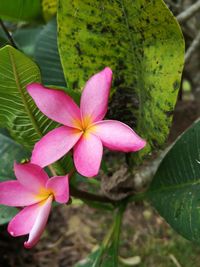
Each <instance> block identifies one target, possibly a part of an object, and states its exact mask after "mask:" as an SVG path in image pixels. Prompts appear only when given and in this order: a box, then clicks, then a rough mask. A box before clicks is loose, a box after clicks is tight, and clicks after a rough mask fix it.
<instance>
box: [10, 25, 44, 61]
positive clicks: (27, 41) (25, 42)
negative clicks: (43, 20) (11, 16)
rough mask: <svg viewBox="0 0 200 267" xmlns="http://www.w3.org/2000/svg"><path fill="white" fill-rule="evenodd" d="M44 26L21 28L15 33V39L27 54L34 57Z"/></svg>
mask: <svg viewBox="0 0 200 267" xmlns="http://www.w3.org/2000/svg"><path fill="white" fill-rule="evenodd" d="M42 29H43V27H42V26H40V27H35V28H21V29H20V28H19V29H17V30H16V31H15V32H14V33H13V38H14V41H15V43H16V45H17V47H18V48H20V50H21V51H23V52H24V53H25V54H26V55H28V56H31V57H33V55H34V49H35V43H36V40H37V39H38V35H39V34H40V32H41V30H42Z"/></svg>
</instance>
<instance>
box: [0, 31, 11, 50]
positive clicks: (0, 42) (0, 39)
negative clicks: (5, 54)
mask: <svg viewBox="0 0 200 267" xmlns="http://www.w3.org/2000/svg"><path fill="white" fill-rule="evenodd" d="M8 43H9V42H8V38H7V36H6V35H5V33H4V31H3V30H2V29H1V27H0V48H1V47H2V46H4V45H6V44H8Z"/></svg>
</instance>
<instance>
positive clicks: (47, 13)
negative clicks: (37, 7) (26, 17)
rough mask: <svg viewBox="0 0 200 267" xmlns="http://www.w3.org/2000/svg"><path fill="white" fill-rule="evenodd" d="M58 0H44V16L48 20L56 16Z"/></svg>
mask: <svg viewBox="0 0 200 267" xmlns="http://www.w3.org/2000/svg"><path fill="white" fill-rule="evenodd" d="M57 2H58V1H57V0H42V10H43V16H44V18H45V20H46V21H48V20H50V19H51V18H52V17H53V16H55V14H56V11H57Z"/></svg>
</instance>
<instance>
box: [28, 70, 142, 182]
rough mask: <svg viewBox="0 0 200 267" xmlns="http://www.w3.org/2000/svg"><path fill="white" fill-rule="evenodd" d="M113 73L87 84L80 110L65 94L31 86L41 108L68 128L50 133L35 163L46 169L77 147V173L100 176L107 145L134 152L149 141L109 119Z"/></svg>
mask: <svg viewBox="0 0 200 267" xmlns="http://www.w3.org/2000/svg"><path fill="white" fill-rule="evenodd" d="M111 83H112V70H111V69H110V68H108V67H106V68H105V69H104V70H102V71H101V72H99V73H97V74H95V75H94V76H92V77H91V78H90V79H89V81H88V82H87V83H86V86H85V88H84V90H83V93H82V96H81V102H80V108H79V107H78V105H77V104H76V103H75V102H74V101H73V99H72V98H71V97H69V96H68V95H67V94H66V93H65V92H63V91H60V90H53V89H48V88H45V87H43V86H42V85H40V84H37V83H33V84H30V85H28V86H27V90H28V92H29V94H30V95H31V96H32V98H33V99H34V101H35V103H36V105H37V106H38V108H39V109H40V110H41V111H42V112H43V113H44V114H45V115H46V116H47V117H49V118H50V119H52V120H54V121H57V122H59V123H61V124H63V125H64V126H61V127H59V128H57V129H54V130H52V131H50V132H49V133H48V134H47V135H45V136H44V137H43V138H42V139H41V140H40V141H39V142H38V143H37V144H36V145H35V147H34V150H33V153H32V158H31V162H33V163H35V164H38V165H40V166H42V167H45V166H47V165H49V164H51V163H53V162H55V161H57V160H58V159H60V158H61V157H62V156H64V155H65V154H66V153H67V152H68V151H69V150H70V149H71V148H73V155H74V163H75V166H76V169H77V171H78V172H79V173H80V174H82V175H84V176H87V177H93V176H95V175H97V173H98V171H99V168H100V163H101V159H102V154H103V145H104V146H105V147H107V148H109V149H111V150H117V151H123V152H131V151H138V150H140V149H142V148H143V147H144V146H145V144H146V142H145V141H144V140H143V139H142V138H140V137H139V136H138V135H137V134H136V133H135V132H134V131H133V130H132V129H131V128H130V127H128V126H127V125H126V124H124V123H122V122H119V121H115V120H105V121H103V120H102V119H103V118H104V116H105V114H106V112H107V107H108V98H109V93H110V87H111Z"/></svg>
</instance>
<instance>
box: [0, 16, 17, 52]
mask: <svg viewBox="0 0 200 267" xmlns="http://www.w3.org/2000/svg"><path fill="white" fill-rule="evenodd" d="M0 25H1V27H2V29H3V31H4V33H5V34H6V36H7V38H8V40H9V42H10V44H11V45H12V46H13V47H14V48H16V49H17V45H16V44H15V42H14V40H13V38H12V35H11V34H10V33H9V31H8V29H7V28H6V26H5V24H4V23H3V21H2V20H1V19H0Z"/></svg>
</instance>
